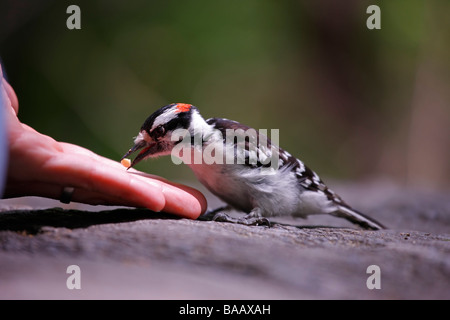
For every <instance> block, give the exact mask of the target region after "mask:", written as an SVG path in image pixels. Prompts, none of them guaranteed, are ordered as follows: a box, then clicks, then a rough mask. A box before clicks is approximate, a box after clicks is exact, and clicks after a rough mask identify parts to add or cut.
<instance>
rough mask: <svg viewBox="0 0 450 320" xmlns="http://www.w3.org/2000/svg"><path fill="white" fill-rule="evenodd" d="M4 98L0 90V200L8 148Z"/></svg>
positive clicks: (4, 181)
mask: <svg viewBox="0 0 450 320" xmlns="http://www.w3.org/2000/svg"><path fill="white" fill-rule="evenodd" d="M3 101H5V97H3V90H0V199H1V198H2V197H3V191H4V188H5V184H6V170H7V165H8V146H7V140H6V123H5V115H4V114H5V107H6V106H4V105H3Z"/></svg>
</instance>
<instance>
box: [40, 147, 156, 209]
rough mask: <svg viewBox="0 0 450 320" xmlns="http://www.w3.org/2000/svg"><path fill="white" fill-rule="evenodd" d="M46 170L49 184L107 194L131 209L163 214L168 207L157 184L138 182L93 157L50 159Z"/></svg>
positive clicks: (62, 155) (64, 156) (64, 154)
mask: <svg viewBox="0 0 450 320" xmlns="http://www.w3.org/2000/svg"><path fill="white" fill-rule="evenodd" d="M100 158H101V157H100ZM110 161H111V160H110ZM111 162H113V161H111ZM43 169H44V170H45V171H47V172H51V177H49V178H48V181H49V183H55V184H58V183H59V184H60V185H64V186H70V187H75V188H81V189H83V190H86V191H92V192H95V193H101V194H105V195H107V196H110V197H115V198H117V199H119V200H120V202H123V203H127V204H128V205H130V206H137V207H145V208H149V209H151V210H153V211H161V210H162V209H163V208H164V207H165V197H164V194H163V192H162V188H161V185H160V184H159V182H158V181H153V180H150V179H148V180H143V179H136V178H134V177H132V176H131V175H128V174H126V172H125V171H124V170H122V169H123V168H118V167H117V166H114V165H111V164H108V162H107V161H99V160H98V159H97V158H92V157H91V156H86V155H81V154H77V155H76V156H74V155H73V154H70V153H69V154H66V153H61V154H60V155H59V156H58V157H53V158H52V159H51V160H49V161H48V162H47V163H46V164H45V166H44V168H43ZM119 169H120V170H119Z"/></svg>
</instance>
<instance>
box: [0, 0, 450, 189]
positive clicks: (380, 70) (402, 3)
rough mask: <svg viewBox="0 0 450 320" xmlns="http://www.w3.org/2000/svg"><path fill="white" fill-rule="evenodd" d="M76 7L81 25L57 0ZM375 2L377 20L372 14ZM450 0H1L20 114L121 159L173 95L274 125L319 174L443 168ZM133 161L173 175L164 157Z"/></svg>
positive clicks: (411, 176) (432, 178)
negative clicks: (371, 21)
mask: <svg viewBox="0 0 450 320" xmlns="http://www.w3.org/2000/svg"><path fill="white" fill-rule="evenodd" d="M71 4H76V5H78V6H79V7H80V8H81V26H82V29H81V30H68V29H67V28H66V19H67V18H68V16H69V14H67V13H66V9H67V7H68V6H69V5H71ZM370 4H377V5H379V6H380V8H381V26H382V28H381V30H369V29H367V27H366V20H367V18H368V16H369V15H368V14H367V13H366V9H367V7H368V6H369V5H370ZM448 12H450V2H448V1H443V0H434V1H425V0H385V1H381V0H379V1H366V0H347V1H332V0H320V1H318V0H315V1H312V0H311V1H309V0H304V1H288V0H283V1H271V0H246V1H236V0H234V1H229V0H228V1H224V0H219V1H207V0H202V1H174V0H171V1H166V0H165V1H144V0H130V1H105V0H104V1H99V0H96V1H76V2H73V1H70V2H69V1H52V0H47V1H45V0H41V1H37V0H33V1H31V0H29V1H25V0H21V1H13V0H1V2H0V24H1V25H0V56H1V58H2V63H3V64H4V68H5V69H6V72H7V75H8V77H9V81H10V82H11V84H12V85H13V87H14V88H15V90H16V92H17V94H18V97H19V101H20V118H21V120H22V121H23V122H25V123H27V124H29V125H31V126H32V127H34V128H35V129H37V130H38V131H40V132H42V133H45V134H48V135H50V136H52V137H54V138H55V139H57V140H62V141H67V142H71V143H75V144H78V145H81V146H84V147H86V148H89V149H91V150H93V151H95V152H97V153H99V154H101V155H103V156H106V157H110V158H112V159H120V156H121V155H122V154H123V153H124V152H125V151H126V150H128V148H129V147H130V146H131V144H132V138H133V136H135V135H136V134H137V132H138V129H139V128H140V126H141V124H142V122H143V121H144V120H145V118H146V117H147V116H148V115H150V114H151V113H152V112H153V111H155V110H156V109H157V108H159V107H161V106H163V105H165V104H169V103H172V102H188V103H192V104H194V105H196V106H197V107H198V108H199V109H200V110H201V112H202V114H203V115H204V116H205V117H213V116H218V117H226V118H230V119H234V120H237V121H240V122H242V123H245V124H247V125H250V126H253V127H255V128H264V129H270V128H278V129H280V144H281V146H282V147H283V148H285V149H287V150H289V151H290V152H291V153H292V154H295V155H297V156H298V157H300V158H301V159H303V160H304V161H305V162H306V163H307V164H309V165H310V166H311V167H312V169H314V170H316V171H317V172H319V174H321V176H323V177H325V178H326V177H331V178H336V179H365V178H373V177H389V178H390V179H394V180H395V181H396V182H399V183H405V184H408V185H414V186H417V185H419V186H423V187H440V186H446V187H448V186H449V181H450V179H449V178H450V150H449V149H450V148H449V145H450V134H449V133H450V130H449V127H450V103H449V102H450V90H448V87H449V85H450V59H449V58H448V53H449V49H450V42H449V41H448V39H450V19H448ZM138 168H139V169H141V170H144V171H147V172H152V173H155V174H159V175H163V176H165V177H168V178H170V179H174V180H178V181H183V180H187V179H191V178H192V177H193V175H192V174H191V173H190V171H189V170H188V169H186V168H184V167H182V166H175V165H174V164H172V163H171V161H170V159H168V158H165V159H157V160H152V161H147V162H146V163H143V164H140V165H139V166H138Z"/></svg>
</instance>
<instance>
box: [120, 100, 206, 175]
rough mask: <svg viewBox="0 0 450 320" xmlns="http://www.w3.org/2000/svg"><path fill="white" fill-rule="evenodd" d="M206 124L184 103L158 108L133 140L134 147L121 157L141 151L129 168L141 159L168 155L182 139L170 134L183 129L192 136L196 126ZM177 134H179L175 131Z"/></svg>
mask: <svg viewBox="0 0 450 320" xmlns="http://www.w3.org/2000/svg"><path fill="white" fill-rule="evenodd" d="M204 124H206V122H205V120H204V119H203V118H202V117H201V115H200V113H199V112H198V110H197V108H196V107H195V106H193V105H191V104H186V103H172V104H169V105H167V106H164V107H162V108H160V109H159V110H157V111H155V112H154V113H153V114H152V115H150V116H149V117H148V118H147V120H145V122H144V124H143V125H142V127H141V130H140V131H139V134H138V135H137V137H136V138H135V140H134V146H133V147H132V148H131V149H130V150H128V152H127V153H126V154H125V155H124V156H123V157H122V159H124V158H126V157H128V156H129V155H130V154H132V153H134V152H136V151H138V150H141V151H140V152H139V154H138V155H137V156H136V158H134V160H133V161H132V162H131V165H130V168H131V167H133V166H134V165H136V164H137V163H138V162H140V161H142V160H143V159H146V158H150V157H158V156H164V155H169V154H170V153H171V151H172V149H173V148H174V146H175V145H176V144H178V143H179V142H181V141H182V139H183V137H180V136H179V135H177V137H176V139H174V138H173V137H172V134H173V132H174V131H175V130H177V129H184V130H185V132H186V134H188V133H189V134H192V133H193V132H194V130H195V129H196V126H201V125H204ZM177 132H180V131H178V130H177Z"/></svg>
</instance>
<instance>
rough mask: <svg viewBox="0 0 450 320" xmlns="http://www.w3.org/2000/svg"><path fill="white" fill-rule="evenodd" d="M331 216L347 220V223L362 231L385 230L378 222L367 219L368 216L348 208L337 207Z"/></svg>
mask: <svg viewBox="0 0 450 320" xmlns="http://www.w3.org/2000/svg"><path fill="white" fill-rule="evenodd" d="M331 214H332V215H334V216H337V217H341V218H344V219H347V220H348V221H350V222H352V223H354V224H357V225H359V226H361V227H363V228H364V229H371V230H382V229H386V227H385V226H383V225H382V224H381V223H379V222H378V221H376V220H374V219H372V218H369V217H368V216H366V215H364V214H362V213H361V212H359V211H357V210H355V209H352V208H350V207H346V206H339V209H338V210H337V211H335V212H332V213H331Z"/></svg>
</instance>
